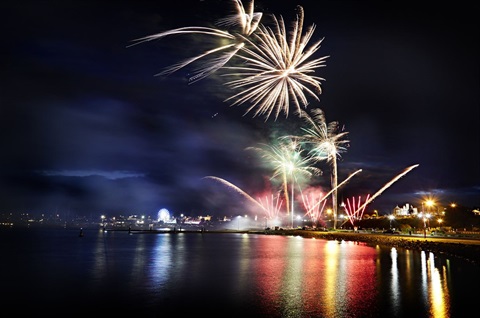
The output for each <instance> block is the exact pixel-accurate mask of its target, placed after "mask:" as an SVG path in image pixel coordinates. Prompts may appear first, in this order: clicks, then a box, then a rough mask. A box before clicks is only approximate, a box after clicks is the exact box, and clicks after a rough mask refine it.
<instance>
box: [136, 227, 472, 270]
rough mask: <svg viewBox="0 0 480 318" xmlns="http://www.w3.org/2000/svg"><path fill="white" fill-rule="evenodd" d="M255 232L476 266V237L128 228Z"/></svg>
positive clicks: (226, 231)
mask: <svg viewBox="0 0 480 318" xmlns="http://www.w3.org/2000/svg"><path fill="white" fill-rule="evenodd" d="M181 233H200V234H222V233H240V234H259V235H283V236H301V237H304V238H318V239H325V240H330V241H332V240H335V241H353V242H362V243H367V244H369V245H371V246H375V245H384V246H391V247H398V248H404V249H409V250H420V251H425V252H432V253H439V254H443V255H446V256H450V257H456V258H460V259H463V260H466V261H468V262H471V263H474V264H477V265H480V239H472V238H470V239H468V238H452V237H440V236H436V237H429V236H427V237H424V236H423V235H421V236H419V235H391V234H372V233H360V232H346V231H312V230H289V229H283V230H181V231H156V230H153V231H152V230H131V234H181Z"/></svg>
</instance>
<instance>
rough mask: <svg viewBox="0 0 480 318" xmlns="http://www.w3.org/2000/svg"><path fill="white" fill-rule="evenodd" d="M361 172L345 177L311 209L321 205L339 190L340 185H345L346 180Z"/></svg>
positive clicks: (359, 170)
mask: <svg viewBox="0 0 480 318" xmlns="http://www.w3.org/2000/svg"><path fill="white" fill-rule="evenodd" d="M361 171H362V169H358V170H357V171H355V172H354V173H352V174H351V175H349V176H348V177H347V179H345V180H343V181H342V182H341V183H340V184H339V185H337V186H336V187H335V188H333V189H332V190H330V191H329V192H327V194H325V195H324V196H323V198H322V199H321V200H320V201H318V202H317V203H316V204H314V205H313V208H316V207H317V206H318V205H319V204H320V203H322V202H323V201H324V200H325V199H327V198H328V196H329V195H330V194H332V193H333V192H334V191H336V190H337V189H338V188H340V187H341V186H342V185H344V184H345V183H347V182H348V180H350V179H351V178H352V177H353V176H354V175H356V174H357V173H359V172H361Z"/></svg>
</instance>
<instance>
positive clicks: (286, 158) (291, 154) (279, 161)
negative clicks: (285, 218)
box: [247, 142, 321, 217]
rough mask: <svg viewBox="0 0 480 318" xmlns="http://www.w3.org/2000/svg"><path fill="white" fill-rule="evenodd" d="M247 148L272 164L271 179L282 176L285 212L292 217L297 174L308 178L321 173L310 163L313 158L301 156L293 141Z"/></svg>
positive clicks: (300, 150)
mask: <svg viewBox="0 0 480 318" xmlns="http://www.w3.org/2000/svg"><path fill="white" fill-rule="evenodd" d="M248 149H252V150H255V151H257V152H259V153H260V154H261V157H262V158H263V159H264V160H265V161H266V163H267V164H269V165H272V167H273V170H274V172H273V175H272V177H271V179H274V178H276V177H278V176H280V177H281V178H282V181H283V188H284V196H285V202H286V205H287V214H290V213H292V217H293V193H294V183H295V181H298V179H297V178H298V176H304V177H308V178H309V177H311V176H313V175H319V174H321V171H320V169H318V168H316V167H313V166H311V165H310V164H311V163H312V161H313V159H312V158H311V157H309V156H303V155H302V152H303V150H302V149H300V148H299V147H298V144H296V143H294V142H291V143H282V144H280V145H278V146H275V145H273V146H272V145H266V144H262V145H261V147H248V148H247V150H248ZM288 179H290V184H291V186H290V188H291V193H292V199H291V211H290V204H289V197H288Z"/></svg>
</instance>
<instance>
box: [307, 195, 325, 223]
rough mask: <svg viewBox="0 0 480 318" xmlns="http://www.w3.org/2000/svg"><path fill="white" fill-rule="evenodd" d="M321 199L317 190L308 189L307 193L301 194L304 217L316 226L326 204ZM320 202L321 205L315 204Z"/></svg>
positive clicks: (321, 196)
mask: <svg viewBox="0 0 480 318" xmlns="http://www.w3.org/2000/svg"><path fill="white" fill-rule="evenodd" d="M323 197H324V196H323V193H322V191H321V190H318V189H309V190H308V191H307V193H302V202H303V207H304V208H305V210H306V212H305V215H306V216H308V217H309V218H310V219H311V220H312V221H314V222H315V225H317V222H318V221H319V219H320V217H321V215H322V213H323V210H324V209H325V204H326V203H327V201H325V200H323ZM321 201H323V205H320V204H316V203H317V202H321Z"/></svg>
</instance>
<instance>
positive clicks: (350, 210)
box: [345, 194, 370, 226]
mask: <svg viewBox="0 0 480 318" xmlns="http://www.w3.org/2000/svg"><path fill="white" fill-rule="evenodd" d="M369 196H370V194H368V195H367V197H366V198H365V201H368V198H369ZM361 202H362V198H361V197H360V196H359V197H358V203H357V204H355V198H352V203H351V204H350V199H348V198H347V206H346V207H345V211H346V212H347V216H348V220H349V221H350V223H351V224H352V225H353V226H355V224H354V222H355V219H358V220H360V219H362V216H363V212H364V211H365V208H366V207H367V206H366V205H363V208H360V207H361V206H360V204H361ZM357 208H358V210H355V209H357Z"/></svg>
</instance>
